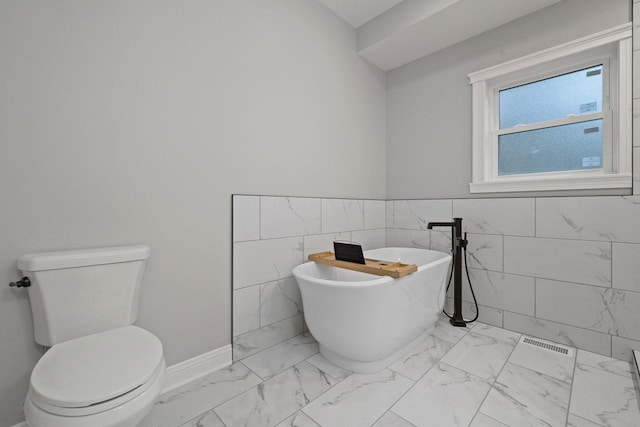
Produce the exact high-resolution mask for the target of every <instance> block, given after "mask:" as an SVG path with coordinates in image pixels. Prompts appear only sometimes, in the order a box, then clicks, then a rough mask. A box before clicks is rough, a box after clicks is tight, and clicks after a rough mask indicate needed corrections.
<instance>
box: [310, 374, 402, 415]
mask: <svg viewBox="0 0 640 427" xmlns="http://www.w3.org/2000/svg"><path fill="white" fill-rule="evenodd" d="M413 384H414V383H413V381H411V380H409V379H408V378H405V377H403V376H402V375H399V374H397V373H396V372H394V371H392V370H390V369H384V370H382V371H380V372H378V373H376V374H352V375H350V376H349V377H347V378H346V379H345V380H344V381H342V382H341V383H340V384H338V385H337V386H335V387H333V388H332V389H330V390H329V391H327V392H326V393H324V394H323V395H322V396H320V397H319V398H318V399H316V400H314V401H313V402H311V403H310V404H309V405H307V406H306V407H304V408H303V409H302V411H303V412H304V413H305V414H307V415H309V416H310V417H311V418H312V419H313V420H314V421H315V422H317V423H318V424H320V425H321V426H327V427H329V426H336V427H338V426H349V427H358V426H370V425H371V424H373V423H374V422H375V421H376V420H377V419H378V418H380V416H381V415H383V414H384V413H385V412H386V411H387V410H388V409H389V408H390V407H391V405H393V403H394V402H395V401H396V400H398V399H399V398H400V396H402V395H403V394H404V393H405V392H406V391H407V390H408V389H409V387H411V386H412V385H413Z"/></svg>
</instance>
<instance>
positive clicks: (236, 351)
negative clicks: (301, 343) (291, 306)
mask: <svg viewBox="0 0 640 427" xmlns="http://www.w3.org/2000/svg"><path fill="white" fill-rule="evenodd" d="M303 332H304V318H303V316H302V314H299V315H297V316H293V317H290V318H288V319H284V320H281V321H279V322H276V323H272V324H271V325H269V326H265V327H263V328H260V329H254V330H253V331H250V332H247V333H246V334H242V335H238V336H235V337H233V360H234V361H235V360H240V359H243V358H245V357H248V356H251V355H252V354H256V353H258V352H260V351H263V350H264V349H267V348H269V347H271V346H273V345H276V344H280V343H281V342H284V341H286V340H288V339H289V338H293V337H295V336H297V335H300V334H301V333H303Z"/></svg>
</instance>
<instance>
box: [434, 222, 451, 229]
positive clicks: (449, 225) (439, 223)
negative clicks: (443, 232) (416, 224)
mask: <svg viewBox="0 0 640 427" xmlns="http://www.w3.org/2000/svg"><path fill="white" fill-rule="evenodd" d="M455 224H456V223H455V222H430V223H428V224H427V229H428V230H431V229H432V228H433V227H453V226H454V225H455Z"/></svg>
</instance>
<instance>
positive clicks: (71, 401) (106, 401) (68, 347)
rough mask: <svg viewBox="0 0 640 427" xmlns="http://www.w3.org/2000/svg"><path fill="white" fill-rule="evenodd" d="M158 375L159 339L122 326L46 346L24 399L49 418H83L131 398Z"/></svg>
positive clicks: (161, 369)
mask: <svg viewBox="0 0 640 427" xmlns="http://www.w3.org/2000/svg"><path fill="white" fill-rule="evenodd" d="M164 372H165V363H164V358H163V354H162V344H161V343H160V340H158V338H157V337H155V336H154V335H153V334H151V333H150V332H147V331H145V330H144V329H141V328H138V327H136V326H125V327H122V328H118V329H113V330H109V331H105V332H100V333H97V334H93V335H88V336H85V337H81V338H77V339H74V340H70V341H66V342H63V343H60V344H57V345H55V346H53V347H51V349H49V351H48V352H47V353H45V354H44V355H43V356H42V358H41V359H40V361H39V362H38V364H37V365H36V367H35V368H34V370H33V372H32V374H31V384H30V390H29V399H30V400H31V402H32V403H33V404H34V405H36V406H37V407H39V408H40V409H42V410H43V411H46V412H48V413H51V414H56V415H61V416H86V415H91V414H96V413H99V412H103V411H107V410H109V409H112V408H115V407H117V406H120V405H123V404H125V403H126V402H128V401H130V400H132V399H135V398H136V397H138V396H140V395H141V394H143V393H145V391H147V389H149V387H151V386H152V385H154V384H155V383H156V380H157V379H158V377H159V376H164Z"/></svg>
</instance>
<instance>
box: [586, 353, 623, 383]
mask: <svg viewBox="0 0 640 427" xmlns="http://www.w3.org/2000/svg"><path fill="white" fill-rule="evenodd" d="M578 363H580V364H581V365H587V366H590V367H592V368H596V369H600V370H602V371H605V372H609V373H610V374H616V375H622V376H623V377H627V378H631V376H632V375H633V370H632V365H631V363H630V362H626V361H624V360H618V359H613V358H611V357H607V356H603V355H601V354H596V353H591V352H590V351H584V350H578Z"/></svg>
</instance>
